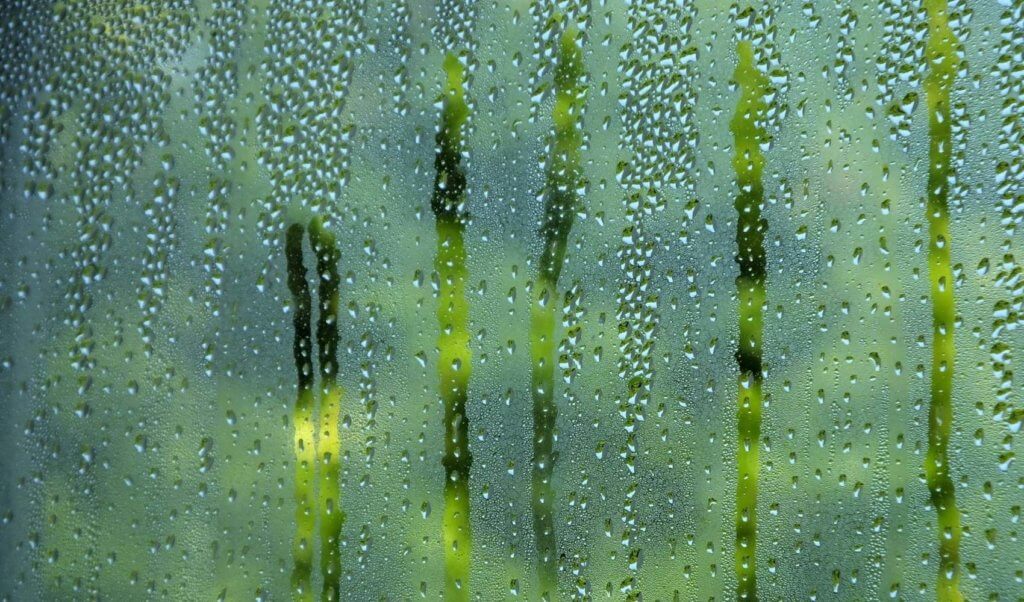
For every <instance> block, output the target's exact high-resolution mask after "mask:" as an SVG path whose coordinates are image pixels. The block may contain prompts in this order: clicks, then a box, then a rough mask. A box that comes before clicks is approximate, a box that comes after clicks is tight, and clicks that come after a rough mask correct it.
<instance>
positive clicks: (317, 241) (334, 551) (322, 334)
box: [309, 217, 345, 602]
mask: <svg viewBox="0 0 1024 602" xmlns="http://www.w3.org/2000/svg"><path fill="white" fill-rule="evenodd" d="M309 240H310V246H312V247H313V252H314V253H315V254H316V271H317V276H318V279H319V282H320V290H319V297H320V313H319V315H318V316H317V321H316V342H317V347H318V352H319V353H318V355H319V357H318V359H319V364H320V408H319V414H320V416H319V429H318V432H317V451H318V453H319V457H320V491H319V508H320V572H321V573H322V575H323V579H324V584H323V590H322V591H321V595H320V599H321V600H323V601H325V602H328V601H329V602H334V601H336V600H338V599H339V597H340V595H341V547H340V546H341V528H342V526H343V525H344V524H345V513H344V512H342V509H341V489H340V481H341V479H340V476H341V438H340V436H339V433H338V429H339V427H340V423H341V396H342V390H341V387H340V386H339V385H338V285H339V282H338V260H339V259H340V253H339V252H338V245H337V242H336V241H335V238H334V234H332V233H331V232H330V231H329V230H327V229H326V228H324V225H323V221H322V220H321V219H320V218H319V217H317V218H314V219H313V220H312V221H311V222H310V224H309Z"/></svg>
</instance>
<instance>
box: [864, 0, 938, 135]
mask: <svg viewBox="0 0 1024 602" xmlns="http://www.w3.org/2000/svg"><path fill="white" fill-rule="evenodd" d="M879 5H880V12H881V13H882V15H883V16H884V18H885V21H884V22H883V24H882V51H881V52H880V53H879V55H878V56H877V57H876V58H875V71H876V81H877V85H878V99H877V102H878V104H879V105H881V106H891V105H892V104H893V103H894V102H897V100H896V98H897V96H898V95H901V94H905V93H906V90H907V89H908V88H917V87H919V86H920V84H921V78H922V77H924V73H925V68H926V66H927V65H926V62H925V60H924V39H925V37H926V35H927V33H928V15H927V14H926V13H925V10H924V5H923V4H922V3H921V1H920V0H914V1H912V2H904V1H903V0H882V1H881V2H880V3H879ZM908 118H909V116H908Z"/></svg>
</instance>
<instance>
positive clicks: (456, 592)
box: [430, 54, 473, 600]
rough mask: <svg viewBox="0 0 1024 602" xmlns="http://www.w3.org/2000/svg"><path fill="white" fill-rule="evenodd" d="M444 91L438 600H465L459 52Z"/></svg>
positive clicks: (463, 109)
mask: <svg viewBox="0 0 1024 602" xmlns="http://www.w3.org/2000/svg"><path fill="white" fill-rule="evenodd" d="M444 71H445V90H444V106H443V109H442V113H441V128H440V131H438V133H437V149H438V150H437V157H436V158H435V160H434V167H435V169H436V170H437V175H436V179H435V181H434V195H433V197H432V198H431V201H430V207H431V209H432V210H433V212H434V218H435V226H436V228H437V253H436V255H435V256H434V269H435V270H437V274H438V277H439V279H440V281H441V285H440V292H439V296H438V302H437V325H438V329H439V333H438V337H437V346H438V350H439V352H440V353H439V358H438V368H437V370H438V379H439V388H440V394H441V400H442V401H443V402H444V457H443V459H442V463H443V465H444V516H443V518H442V529H443V538H444V566H445V600H469V562H470V556H471V553H472V549H471V546H472V532H471V530H470V522H469V471H470V466H471V465H472V463H473V456H472V455H471V454H470V452H469V418H468V417H467V416H466V401H467V398H468V390H469V378H470V374H471V372H472V364H471V362H472V357H471V355H470V350H469V325H468V322H469V303H468V302H467V300H466V291H465V289H466V278H467V277H468V271H467V269H466V249H465V244H464V234H465V229H466V223H465V209H464V203H465V193H466V175H465V173H464V172H463V170H462V155H461V152H462V128H463V126H464V125H465V123H466V120H467V118H468V117H469V107H468V106H467V105H466V99H465V91H464V80H465V69H464V68H463V66H462V63H461V62H459V59H458V57H456V56H455V55H454V54H448V55H447V56H446V57H445V61H444Z"/></svg>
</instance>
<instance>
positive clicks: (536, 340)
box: [530, 25, 584, 599]
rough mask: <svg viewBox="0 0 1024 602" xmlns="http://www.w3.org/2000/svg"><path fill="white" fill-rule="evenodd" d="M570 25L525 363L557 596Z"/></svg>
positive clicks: (572, 199)
mask: <svg viewBox="0 0 1024 602" xmlns="http://www.w3.org/2000/svg"><path fill="white" fill-rule="evenodd" d="M577 37H578V32H577V29H576V27H575V26H572V25H569V26H568V27H566V29H565V31H564V32H563V34H562V37H561V39H560V40H559V45H558V53H557V63H556V65H555V104H554V109H553V110H552V117H553V120H554V126H555V128H554V129H555V131H554V139H553V141H552V150H551V159H550V163H549V165H548V171H547V182H546V184H545V195H544V196H545V208H544V223H543V225H542V227H541V230H540V234H541V238H542V239H543V242H544V250H543V252H542V254H541V256H540V261H539V265H538V274H537V282H536V285H535V287H534V291H533V303H532V307H531V311H530V357H531V360H532V362H533V374H532V379H531V391H532V396H533V483H532V486H533V491H532V505H533V532H534V539H535V540H536V545H537V556H538V566H537V577H538V579H537V580H538V585H539V587H540V595H541V596H542V597H544V598H546V599H551V598H554V597H556V595H557V591H558V549H557V539H556V537H555V523H554V500H555V491H554V487H553V484H552V482H551V478H552V475H553V473H554V463H555V459H556V458H555V453H554V437H555V419H556V417H557V413H558V408H557V407H556V405H555V401H554V389H555V365H556V357H555V354H556V352H557V344H556V343H557V342H556V340H555V339H556V336H557V330H556V326H557V323H558V321H557V312H558V308H557V302H558V297H559V292H558V278H559V275H560V274H561V271H562V264H563V261H564V259H565V247H566V243H567V241H568V238H569V231H570V230H571V229H572V222H573V218H574V217H575V215H576V212H577V211H578V210H579V207H578V205H579V202H580V200H579V193H578V190H579V187H580V183H581V181H582V175H581V170H580V148H581V146H582V144H583V138H582V134H581V132H580V114H581V112H582V110H583V106H582V105H583V92H584V87H583V52H582V50H581V49H580V47H579V45H578V44H577Z"/></svg>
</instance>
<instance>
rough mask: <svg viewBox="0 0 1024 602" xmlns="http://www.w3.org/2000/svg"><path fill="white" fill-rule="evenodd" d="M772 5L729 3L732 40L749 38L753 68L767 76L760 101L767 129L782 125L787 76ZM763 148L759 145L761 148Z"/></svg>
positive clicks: (785, 112) (784, 116)
mask: <svg viewBox="0 0 1024 602" xmlns="http://www.w3.org/2000/svg"><path fill="white" fill-rule="evenodd" d="M776 10H777V9H776V8H775V7H774V5H773V4H772V3H771V2H768V3H765V4H764V5H763V6H761V7H759V10H755V9H754V8H751V7H747V8H741V7H740V6H739V5H733V6H732V7H731V8H730V15H731V17H732V19H733V22H734V23H735V24H736V41H737V42H750V44H751V46H752V47H753V49H754V63H755V65H756V67H757V70H758V71H760V72H761V73H762V74H764V75H765V76H766V77H767V78H768V82H769V87H768V91H767V94H766V95H765V98H764V102H765V104H766V105H767V108H766V110H765V115H764V121H765V122H764V123H763V124H762V125H763V127H765V128H766V130H767V131H768V132H769V134H768V140H769V141H770V140H771V131H773V130H777V129H778V128H780V127H782V122H783V120H784V119H785V118H786V116H787V115H788V113H789V106H788V104H787V103H786V99H787V97H788V94H789V88H790V76H789V72H788V71H787V70H786V67H785V65H784V63H783V62H782V51H781V50H780V42H779V36H780V33H779V26H778V24H777V23H776V21H777V17H776ZM764 150H767V149H762V151H764Z"/></svg>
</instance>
